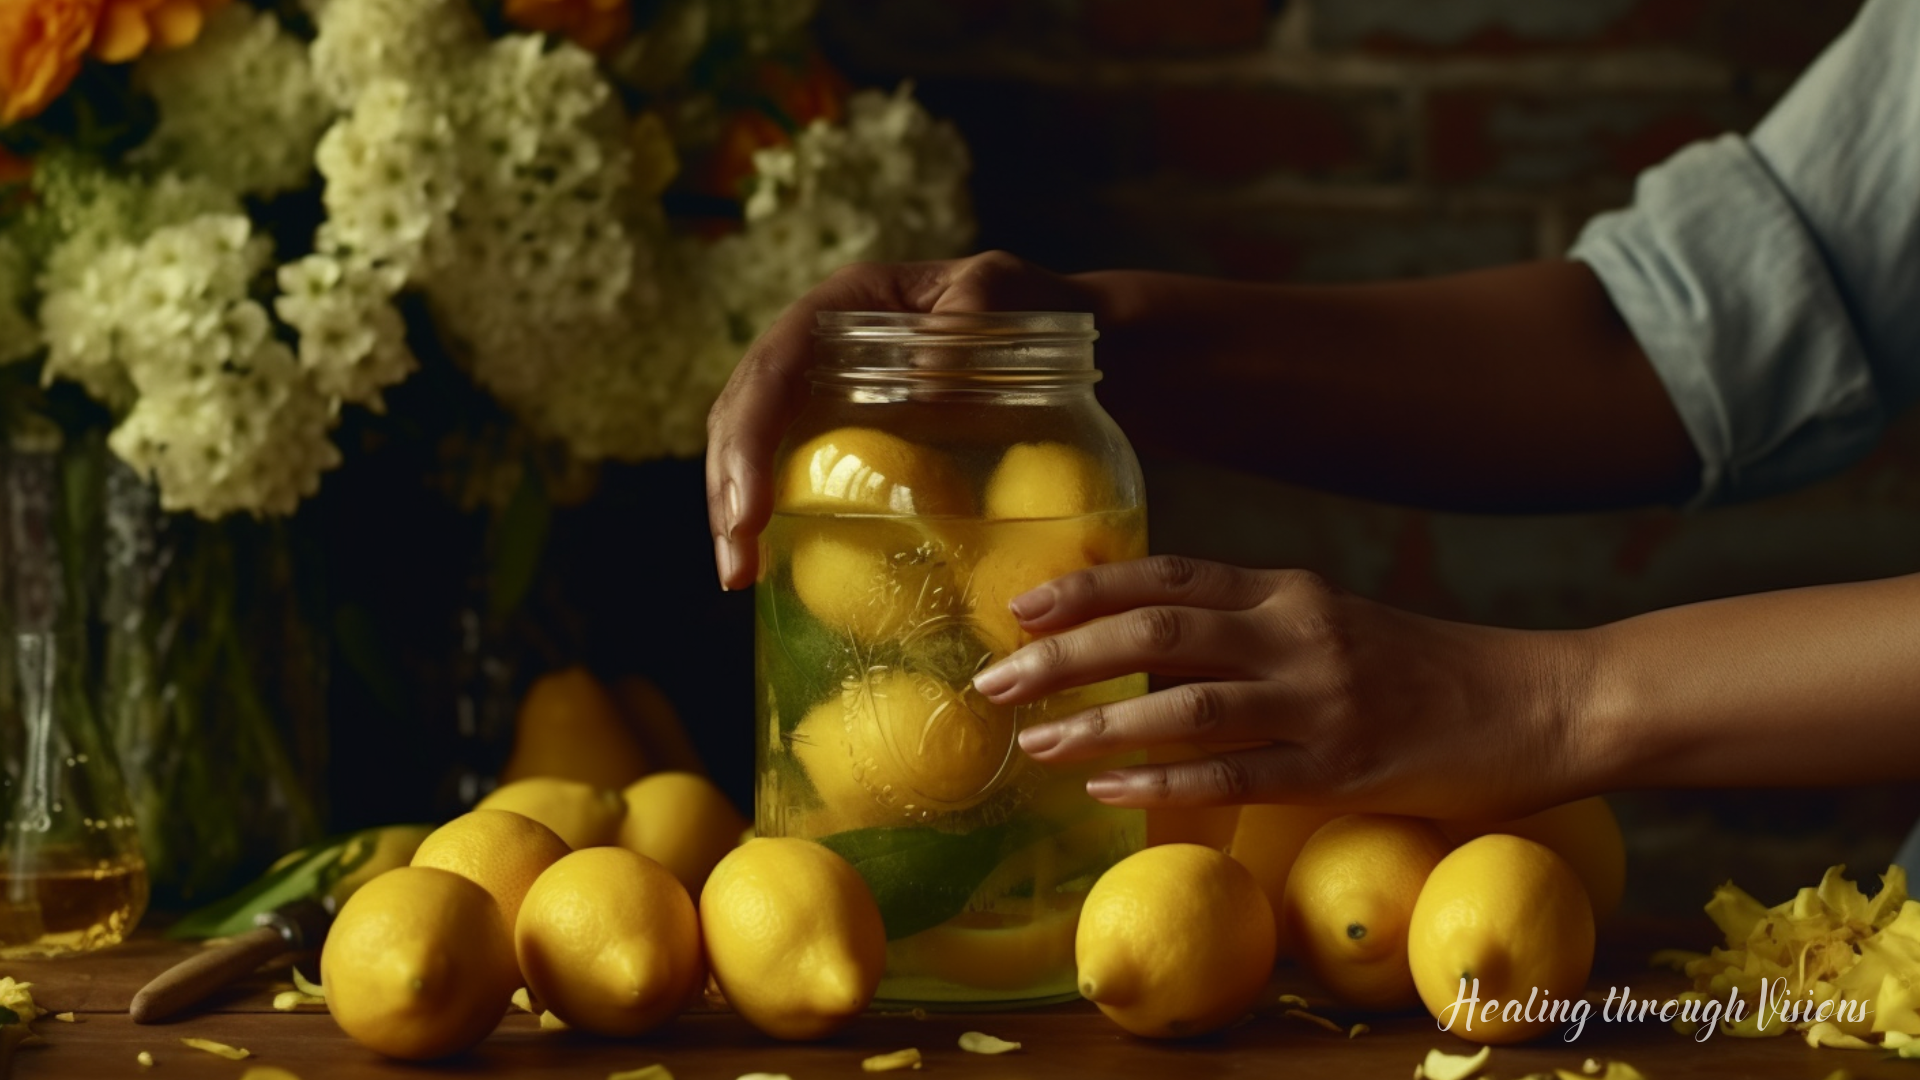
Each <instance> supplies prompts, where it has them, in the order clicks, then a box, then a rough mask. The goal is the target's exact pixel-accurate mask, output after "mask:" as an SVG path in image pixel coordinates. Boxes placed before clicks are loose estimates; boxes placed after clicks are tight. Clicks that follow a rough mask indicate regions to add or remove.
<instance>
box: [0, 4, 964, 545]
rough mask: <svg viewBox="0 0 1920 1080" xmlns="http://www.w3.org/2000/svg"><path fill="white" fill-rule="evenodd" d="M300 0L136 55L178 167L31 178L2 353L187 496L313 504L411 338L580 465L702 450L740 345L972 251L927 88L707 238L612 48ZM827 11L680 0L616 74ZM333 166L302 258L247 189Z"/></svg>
mask: <svg viewBox="0 0 1920 1080" xmlns="http://www.w3.org/2000/svg"><path fill="white" fill-rule="evenodd" d="M306 3H307V6H308V10H309V12H310V14H311V15H312V17H313V23H314V27H315V29H316V31H317V33H316V36H315V38H314V40H313V41H312V42H311V43H310V44H303V43H302V42H301V41H300V40H299V39H298V38H297V37H295V36H294V35H292V34H290V33H289V32H288V31H286V30H285V29H284V28H283V27H282V26H281V25H280V23H279V21H278V20H277V18H276V17H275V16H273V15H272V14H271V13H269V12H266V11H262V10H259V9H256V8H254V7H251V6H249V5H244V4H235V5H230V6H228V7H227V8H225V9H224V10H223V11H221V12H220V13H219V14H218V15H217V16H216V17H215V18H214V19H213V20H212V22H211V23H210V24H209V25H208V27H207V29H206V31H205V33H203V34H202V36H201V37H200V39H199V40H198V41H197V42H196V43H195V44H194V45H192V46H190V47H187V48H184V49H181V50H178V51H175V52H170V53H161V54H156V55H155V56H153V57H150V58H147V59H144V60H142V61H141V62H140V65H139V67H138V69H137V71H136V79H137V80H138V85H139V86H140V87H141V88H142V89H143V90H144V91H146V92H147V93H149V94H151V95H152V97H153V98H154V100H155V102H156V103H157V104H158V106H159V112H160V122H159V126H158V127H157V129H156V131H155V133H154V135H153V137H152V139H151V140H150V141H149V142H148V143H147V144H146V145H145V146H143V147H141V148H140V149H139V150H138V151H137V152H136V160H137V162H138V163H139V165H140V166H141V167H142V168H143V169H144V170H146V171H147V172H148V173H149V174H150V175H152V176H153V177H154V178H153V179H150V180H140V179H134V178H132V177H131V176H128V175H115V174H113V173H109V172H107V171H106V170H105V169H103V168H101V167H98V166H84V167H81V166H69V165H63V164H61V163H58V162H55V163H51V164H47V165H45V166H44V167H42V166H40V165H39V163H37V168H36V176H35V180H34V187H35V199H34V206H33V208H32V210H31V211H30V213H29V216H30V217H31V219H32V224H31V226H30V228H28V229H27V230H25V231H23V233H22V234H21V237H16V238H9V236H7V235H0V362H8V361H11V360H16V359H19V358H22V357H24V356H28V355H33V354H35V353H37V352H43V353H44V355H45V357H46V362H45V373H46V377H47V378H49V379H52V378H65V379H71V380H74V381H77V382H79V383H80V384H81V385H83V386H84V387H85V388H86V389H87V391H88V392H89V393H90V394H91V395H92V396H93V397H95V398H96V399H97V400H99V401H101V402H102V403H104V404H106V405H108V406H109V407H110V408H112V409H113V410H114V411H115V412H116V413H117V414H118V415H119V416H120V417H121V420H120V422H119V424H118V426H117V427H116V429H115V430H114V432H113V434H112V435H111V437H110V444H111V446H112V447H113V449H114V450H115V451H116V452H117V453H118V454H120V455H121V456H122V457H123V458H125V459H126V460H127V461H128V462H129V463H131V464H132V465H133V466H135V467H136V468H137V469H139V470H140V471H142V472H143V473H145V474H147V475H149V476H151V477H153V478H154V479H155V480H156V481H157V483H158V485H159V487H160V491H161V498H162V503H163V505H164V506H166V507H168V508H169V509H176V510H190V511H193V512H195V513H198V514H201V515H203V516H206V517H217V516H220V515H222V514H226V513H231V512H235V511H247V512H250V513H255V514H261V513H275V514H277V513H288V512H291V511H292V510H293V509H294V508H295V507H296V506H297V504H298V503H299V502H300V500H301V499H302V498H304V497H305V496H307V495H309V494H311V493H312V492H313V491H314V490H315V489H316V487H317V485H318V483H319V478H320V475H321V474H322V473H323V472H324V471H325V470H326V469H328V468H331V467H332V466H333V465H335V464H336V463H337V462H338V460H339V454H338V452H337V451H336V449H335V447H334V446H333V444H332V441H331V438H330V435H329V432H330V429H331V427H332V425H333V424H334V422H335V420H336V418H337V415H338V412H339V410H340V408H341V407H342V405H343V404H355V405H364V406H367V407H370V408H374V409H379V408H381V407H382V406H383V402H382V392H383V391H384V390H385V389H387V388H389V387H391V386H393V385H395V384H397V383H399V382H401V381H402V380H404V379H405V378H407V376H408V375H409V374H410V373H411V372H412V371H413V370H414V368H415V367H416V361H415V358H414V356H413V355H412V352H411V350H410V348H409V344H408V342H409V331H410V330H414V331H430V332H431V333H432V334H433V335H434V336H435V337H437V338H438V340H439V341H440V342H441V343H443V344H444V345H445V346H447V348H448V349H449V351H450V352H452V354H453V355H454V357H455V358H456V360H457V361H458V362H459V363H461V364H462V365H463V366H464V367H465V369H466V370H467V371H468V372H469V373H470V374H471V376H472V377H473V378H474V380H475V381H476V382H477V383H478V384H479V385H480V386H482V387H484V388H485V389H486V390H487V391H489V392H490V393H492V394H493V395H494V396H495V397H497V398H498V399H499V400H500V401H501V402H502V403H503V404H504V405H506V406H507V408H508V409H509V410H511V411H512V412H513V413H514V415H515V416H516V417H517V418H518V419H519V421H520V422H521V423H522V424H523V425H524V428H525V431H526V433H527V434H529V435H530V436H532V437H533V438H534V439H536V440H539V441H543V442H547V443H559V444H562V445H564V446H565V447H566V449H567V451H568V452H569V453H570V454H571V455H572V456H573V457H574V458H575V459H576V460H578V461H583V462H593V461H599V460H604V459H621V460H642V459H646V458H651V457H657V456H661V455H668V454H676V455H684V454H692V453H697V452H698V451H699V450H700V448H701V446H702V445H703V443H704V440H705V425H704V420H705V416H706V412H707V409H708V406H709V405H710V403H711V402H712V400H713V398H714V396H715V394H717V393H718V391H719V389H720V387H721V386H722V385H723V384H724V383H725V381H726V379H727V377H728V375H729V373H730V371H731V369H732V366H733V363H734V360H735V359H736V358H737V356H738V353H739V350H740V347H741V346H742V345H743V344H744V343H745V341H746V340H747V339H749V338H750V337H751V336H752V334H753V333H755V332H757V331H758V330H759V329H761V328H763V327H764V326H765V325H766V324H767V323H768V322H770V321H771V319H772V318H773V317H774V316H775V315H776V314H777V313H778V312H779V311H780V310H781V308H782V307H784V306H785V305H786V304H787V303H788V302H790V301H791V300H792V299H794V298H795V297H796V296H798V295H800V294H801V293H803V292H805V291H806V290H807V289H808V288H810V287H812V286H813V285H814V284H816V283H817V282H818V281H819V280H820V279H821V278H822V277H824V276H825V275H827V274H828V273H831V272H832V271H833V270H835V269H837V268H839V267H840V266H842V265H844V264H845V263H848V262H851V261H855V260H864V259H917V258H933V257H940V256H945V255H951V254H953V253H954V252H955V251H957V250H959V249H960V248H961V247H963V246H964V245H965V244H966V242H967V241H968V239H969V237H970V233H971V221H970V219H969V215H968V211H967V207H966V197H965V190H964V182H963V181H964V175H965V172H966V169H967V156H966V151H965V148H964V146H963V145H962V144H961V143H960V140H959V139H958V137H957V136H956V135H955V134H954V132H953V131H952V130H951V129H950V128H948V127H947V126H945V125H943V124H937V123H935V122H934V121H932V120H931V119H930V118H929V117H928V116H927V115H926V113H925V112H924V111H922V110H921V109H920V108H919V107H918V106H917V105H916V104H914V102H913V101H912V100H911V98H910V97H909V96H908V94H907V91H906V90H905V89H902V90H901V91H900V92H898V93H896V94H892V95H888V94H881V93H866V94H860V95H856V96H855V97H854V98H853V99H852V101H851V102H850V103H849V116H848V120H847V122H846V124H845V125H844V126H834V125H830V124H827V123H825V122H816V123H815V124H814V125H813V126H812V127H810V128H809V129H808V130H806V131H804V132H802V133H801V134H800V135H799V136H798V137H797V138H796V139H795V141H794V143H793V144H792V145H790V146H783V147H779V148H776V149H772V150H766V151H762V152H761V153H760V154H759V155H757V156H756V166H757V167H758V169H759V171H760V174H761V175H760V176H759V178H758V181H757V185H756V187H755V189H754V193H753V196H752V199H751V201H750V203H749V205H748V206H747V208H746V217H747V221H746V226H745V228H744V231H742V232H741V233H740V234H738V235H736V236H733V237H729V238H727V239H725V240H722V241H719V242H717V243H713V242H709V241H705V240H696V239H690V238H688V239H681V238H676V237H675V236H674V235H673V234H672V233H671V231H670V229H669V227H668V224H667V222H666V220H665V218H664V215H663V213H662V211H661V208H660V205H659V202H658V189H659V188H661V187H663V186H664V185H665V183H666V182H667V180H668V179H669V178H670V175H671V172H672V170H673V169H674V168H675V167H677V166H676V164H675V162H676V158H675V155H674V152H673V148H672V146H671V144H670V143H668V142H666V141H665V140H666V139H667V135H666V131H667V128H666V127H664V126H663V124H662V122H661V119H660V117H659V116H657V115H651V114H649V115H647V116H643V117H642V118H640V119H639V120H634V119H632V118H630V117H628V116H627V115H626V113H625V112H624V110H623V108H622V103H621V101H620V99H619V96H618V94H617V93H616V92H615V90H614V87H613V85H612V83H611V82H610V80H609V76H608V74H607V73H606V72H604V71H603V70H602V69H601V67H600V66H599V62H598V61H596V59H595V58H594V57H593V56H591V55H590V54H588V53H587V52H585V51H583V50H581V49H580V48H578V47H576V46H574V45H572V44H568V43H566V42H563V41H555V40H552V39H549V38H547V37H545V36H542V35H534V34H510V35H507V36H505V37H502V38H499V39H493V38H490V37H489V35H488V33H487V31H486V29H485V28H484V27H483V26H482V25H481V22H480V20H479V18H478V16H477V15H476V13H475V9H474V7H473V5H472V0H306ZM814 3H815V0H670V2H669V3H668V4H667V5H665V7H664V8H663V9H662V11H663V13H662V15H661V16H660V18H659V19H658V20H657V22H658V25H656V26H655V27H652V28H651V29H650V30H649V34H651V35H652V37H651V39H650V40H646V39H642V38H636V39H635V41H634V42H633V43H630V45H629V47H628V48H627V49H625V50H624V51H623V53H622V54H621V56H620V57H618V58H614V59H613V60H611V61H609V63H610V67H609V70H611V71H614V72H616V73H618V77H619V78H621V79H623V80H625V85H626V86H627V87H628V89H629V90H632V89H634V88H636V87H649V86H652V84H651V83H649V82H648V81H647V80H645V79H636V78H635V77H634V75H635V73H636V72H635V70H630V68H634V67H635V66H637V67H641V68H646V69H647V72H646V73H648V74H649V77H650V78H653V79H658V80H663V81H664V82H665V83H666V84H667V85H666V86H664V87H653V88H652V89H649V90H647V91H646V92H649V93H655V92H663V91H664V90H665V89H668V88H671V86H672V85H673V80H675V79H679V78H681V77H682V76H683V74H684V72H685V71H686V70H687V66H688V65H689V64H690V63H691V62H692V59H693V57H694V56H695V55H696V54H698V53H699V51H700V50H701V48H703V47H704V46H703V44H702V43H703V42H707V41H710V40H712V39H713V38H714V36H716V35H723V34H724V35H729V36H731V37H738V38H741V39H742V40H745V41H746V42H747V47H748V48H749V49H750V50H759V49H762V48H765V47H768V46H769V45H770V43H773V42H777V41H779V40H781V39H783V38H784V37H786V36H787V35H789V34H790V33H791V32H792V31H794V30H796V29H797V28H798V27H799V26H801V25H802V24H803V23H804V22H805V21H806V20H807V19H809V18H810V17H811V16H812V14H813V9H814ZM669 16H671V17H669ZM696 97H697V95H696ZM649 139H651V140H653V141H654V143H658V144H661V145H653V144H650V143H648V141H647V140H649ZM663 162H664V163H665V164H664V165H663V164H662V163H663ZM316 171H317V172H318V174H319V176H320V179H321V181H322V184H323V186H322V190H321V202H322V205H323V207H324V210H325V215H326V216H325V219H324V222H323V223H322V224H321V225H320V226H319V227H318V229H317V230H316V232H315V234H314V236H313V249H312V252H311V253H310V254H307V255H304V256H302V257H299V258H296V259H294V260H292V261H290V262H287V263H285V264H282V265H277V266H276V265H275V264H274V257H273V254H272V250H271V245H270V243H269V242H268V240H267V239H266V237H265V236H263V235H262V234H260V233H259V232H257V231H256V230H255V229H254V228H253V226H252V224H251V223H250V222H249V219H248V216H247V209H246V204H244V203H243V202H242V197H243V196H245V197H252V196H273V195H277V194H280V193H283V192H287V191H294V190H298V189H300V188H303V187H305V186H306V185H308V184H309V183H310V181H311V177H312V175H313V174H314V173H315V172H316ZM28 232H30V233H31V234H32V235H31V238H27V233H28ZM15 239H18V240H19V242H18V243H16V242H15ZM36 271H37V277H36V276H35V273H36ZM263 291H264V292H266V293H271V294H272V295H271V296H270V298H269V299H266V300H262V299H257V298H256V297H259V296H260V295H262V293H263ZM403 291H407V292H411V293H413V294H414V295H415V296H417V297H418V298H420V299H422V300H423V301H424V304H422V305H419V306H410V307H409V308H408V309H407V310H408V311H409V312H414V311H425V312H427V313H429V314H430V316H431V320H432V326H431V327H430V328H428V327H419V326H416V327H411V328H410V327H409V326H408V324H407V319H406V317H405V316H404V315H403V314H402V308H401V307H400V305H399V303H398V301H399V298H400V295H401V293H402V292H403ZM36 304H37V309H35V305H36ZM276 320H277V321H276ZM36 322H37V325H36ZM288 331H291V334H289V333H288ZM289 342H291V344H289Z"/></svg>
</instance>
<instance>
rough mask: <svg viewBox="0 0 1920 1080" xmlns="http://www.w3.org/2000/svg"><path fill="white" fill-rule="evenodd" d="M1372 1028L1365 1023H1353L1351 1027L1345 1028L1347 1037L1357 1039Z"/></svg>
mask: <svg viewBox="0 0 1920 1080" xmlns="http://www.w3.org/2000/svg"><path fill="white" fill-rule="evenodd" d="M1372 1030H1373V1029H1372V1028H1370V1027H1368V1026H1367V1025H1365V1024H1355V1025H1353V1026H1352V1027H1350V1028H1348V1029H1347V1038H1349V1039H1357V1038H1359V1037H1360V1036H1362V1035H1365V1034H1366V1033H1367V1032H1369V1031H1372Z"/></svg>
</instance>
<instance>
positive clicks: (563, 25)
mask: <svg viewBox="0 0 1920 1080" xmlns="http://www.w3.org/2000/svg"><path fill="white" fill-rule="evenodd" d="M0 2H4V0H0ZM506 15H507V21H508V22H510V23H512V24H513V25H515V26H518V27H520V28H521V29H523V30H537V31H540V32H541V33H546V34H559V35H560V36H562V37H564V38H566V39H567V40H569V41H571V42H573V43H574V44H575V45H578V46H580V47H581V48H583V49H585V50H587V51H588V52H593V53H604V52H607V51H608V50H610V49H612V48H613V47H614V46H616V45H619V44H620V43H621V42H623V41H625V40H626V39H627V33H628V32H629V31H631V30H632V29H633V5H632V4H631V3H630V2H629V0H507V6H506Z"/></svg>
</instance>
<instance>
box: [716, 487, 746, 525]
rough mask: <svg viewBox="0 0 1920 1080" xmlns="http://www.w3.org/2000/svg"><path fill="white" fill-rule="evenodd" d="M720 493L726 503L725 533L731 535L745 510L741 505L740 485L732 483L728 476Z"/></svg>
mask: <svg viewBox="0 0 1920 1080" xmlns="http://www.w3.org/2000/svg"><path fill="white" fill-rule="evenodd" d="M720 494H721V497H722V498H724V499H725V500H726V503H727V528H726V535H727V536H732V535H733V530H735V529H737V528H739V527H740V518H741V517H742V516H744V514H745V512H746V511H745V510H744V509H743V507H742V506H741V498H740V485H739V484H736V483H734V482H733V479H732V478H731V477H729V478H728V479H727V481H726V483H724V484H723V485H721V488H720Z"/></svg>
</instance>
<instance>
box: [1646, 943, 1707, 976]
mask: <svg viewBox="0 0 1920 1080" xmlns="http://www.w3.org/2000/svg"><path fill="white" fill-rule="evenodd" d="M1706 958H1707V954H1706V953H1697V952H1692V951H1690V950H1687V949H1661V950H1660V951H1659V952H1656V953H1654V954H1653V955H1652V956H1650V957H1648V958H1647V963H1649V964H1652V965H1653V966H1654V967H1663V968H1672V969H1673V970H1674V971H1677V972H1679V973H1681V974H1682V975H1685V974H1686V973H1687V965H1688V964H1691V963H1693V962H1694V961H1695V960H1705V959H1706Z"/></svg>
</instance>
